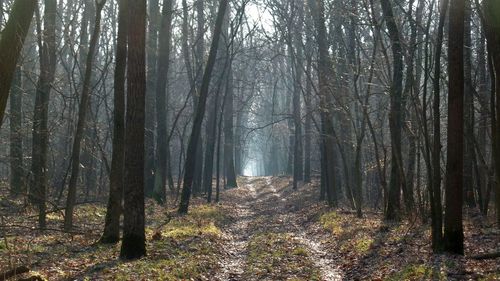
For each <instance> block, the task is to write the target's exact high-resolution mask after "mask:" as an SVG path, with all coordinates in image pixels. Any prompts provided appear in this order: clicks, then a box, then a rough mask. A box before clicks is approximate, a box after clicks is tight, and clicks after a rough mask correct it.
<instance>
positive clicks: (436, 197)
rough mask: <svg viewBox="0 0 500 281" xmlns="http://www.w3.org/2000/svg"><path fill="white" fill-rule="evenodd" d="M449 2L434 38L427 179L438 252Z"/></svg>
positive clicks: (444, 3) (442, 7)
mask: <svg viewBox="0 0 500 281" xmlns="http://www.w3.org/2000/svg"><path fill="white" fill-rule="evenodd" d="M448 6H449V1H448V0H443V1H442V3H441V8H440V14H439V24H438V31H437V38H436V51H435V58H434V83H433V94H434V101H433V103H434V104H433V115H434V137H433V150H432V165H431V167H432V170H431V171H430V174H429V178H430V184H429V198H430V204H431V221H432V222H431V224H432V231H431V233H432V234H431V235H432V249H433V251H434V252H435V253H436V252H439V251H440V250H441V249H442V246H443V245H442V239H443V207H442V203H441V95H440V92H441V79H440V77H441V54H442V52H443V34H444V25H445V20H446V13H447V11H448Z"/></svg>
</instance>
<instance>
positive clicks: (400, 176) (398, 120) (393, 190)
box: [380, 0, 405, 221]
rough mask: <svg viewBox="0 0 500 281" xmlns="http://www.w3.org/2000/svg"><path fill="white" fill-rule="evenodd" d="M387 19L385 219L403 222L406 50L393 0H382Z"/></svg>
mask: <svg viewBox="0 0 500 281" xmlns="http://www.w3.org/2000/svg"><path fill="white" fill-rule="evenodd" d="M380 3H381V5H382V11H383V14H384V17H385V21H386V25H387V29H388V31H389V37H390V39H391V45H392V55H393V58H392V59H393V70H392V73H393V77H392V85H391V90H390V94H391V106H390V114H389V129H390V132H391V159H392V160H391V177H390V181H389V196H388V198H387V206H386V210H385V219H386V220H396V221H397V220H400V219H401V214H400V212H401V210H400V209H401V207H400V197H401V190H402V187H403V185H404V183H405V182H404V172H403V170H404V169H403V159H402V153H401V129H402V124H403V117H402V116H403V115H402V92H403V51H402V47H401V41H400V40H401V39H400V36H401V35H400V33H399V29H398V26H397V24H396V20H395V17H394V14H393V11H392V4H391V2H390V0H380Z"/></svg>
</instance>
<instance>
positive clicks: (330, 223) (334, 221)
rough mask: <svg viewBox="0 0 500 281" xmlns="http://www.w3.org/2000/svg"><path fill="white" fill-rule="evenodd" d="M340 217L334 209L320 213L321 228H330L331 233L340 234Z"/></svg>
mask: <svg viewBox="0 0 500 281" xmlns="http://www.w3.org/2000/svg"><path fill="white" fill-rule="evenodd" d="M340 220H341V218H340V216H339V215H338V214H337V212H335V211H331V212H328V213H325V214H323V215H321V217H320V218H319V221H320V223H321V225H322V226H323V228H325V229H328V230H330V231H331V232H332V233H333V234H337V235H340V234H341V233H342V227H341V221H340Z"/></svg>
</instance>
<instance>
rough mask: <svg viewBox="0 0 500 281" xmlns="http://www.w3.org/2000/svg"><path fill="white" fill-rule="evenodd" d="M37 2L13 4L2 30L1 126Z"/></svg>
mask: <svg viewBox="0 0 500 281" xmlns="http://www.w3.org/2000/svg"><path fill="white" fill-rule="evenodd" d="M36 5H37V1H35V0H16V1H15V2H14V4H12V8H11V12H10V15H9V20H8V21H7V24H6V25H5V28H4V29H3V30H2V38H1V40H0V65H1V67H0V126H1V125H2V123H3V116H4V113H5V108H6V107H7V100H8V98H9V91H10V87H11V83H12V79H13V76H14V72H15V70H16V66H17V61H18V59H19V56H20V54H21V50H22V49H23V45H24V39H26V35H27V34H28V29H29V27H30V24H31V19H32V18H33V13H34V12H35V7H36Z"/></svg>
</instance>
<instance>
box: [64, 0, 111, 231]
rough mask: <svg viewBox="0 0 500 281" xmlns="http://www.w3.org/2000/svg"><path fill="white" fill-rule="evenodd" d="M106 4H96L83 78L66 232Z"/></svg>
mask: <svg viewBox="0 0 500 281" xmlns="http://www.w3.org/2000/svg"><path fill="white" fill-rule="evenodd" d="M105 3H106V1H105V0H101V1H100V2H96V4H97V6H96V19H95V25H94V31H93V32H92V37H91V39H90V46H89V52H88V55H87V61H86V63H85V76H84V78H83V89H82V97H81V99H80V105H79V106H78V121H77V125H76V132H75V137H74V139H73V150H72V153H71V177H70V179H69V185H68V200H67V201H66V210H65V213H64V229H65V230H66V231H69V230H71V228H72V227H73V209H74V207H75V203H76V195H77V194H76V186H77V183H78V176H79V172H80V148H81V142H82V139H83V134H84V131H85V123H86V118H87V110H88V109H89V105H90V95H91V90H92V89H91V85H90V81H91V79H92V70H93V69H92V67H93V63H94V55H95V53H96V49H97V43H98V41H99V32H100V25H101V11H102V8H103V7H104V4H105Z"/></svg>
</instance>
